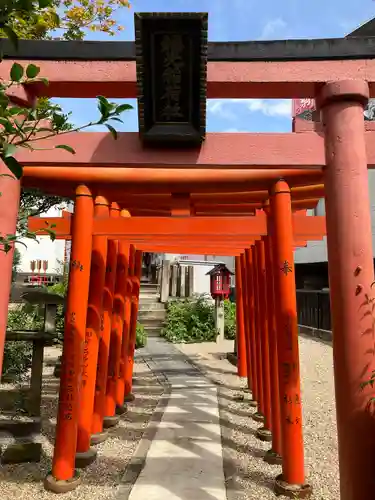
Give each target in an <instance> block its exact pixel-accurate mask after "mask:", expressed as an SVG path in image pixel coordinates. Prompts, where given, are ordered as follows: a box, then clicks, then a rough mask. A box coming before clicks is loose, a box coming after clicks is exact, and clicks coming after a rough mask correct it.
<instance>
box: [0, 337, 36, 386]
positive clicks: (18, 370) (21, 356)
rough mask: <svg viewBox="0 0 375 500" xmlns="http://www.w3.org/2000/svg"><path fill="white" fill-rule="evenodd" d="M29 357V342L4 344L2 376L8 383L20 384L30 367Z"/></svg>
mask: <svg viewBox="0 0 375 500" xmlns="http://www.w3.org/2000/svg"><path fill="white" fill-rule="evenodd" d="M31 357H32V343H31V342H23V341H13V342H10V341H9V342H5V346H4V361H3V373H2V376H3V377H5V379H8V380H9V381H15V382H20V381H21V380H22V378H23V376H24V375H25V374H26V372H27V370H28V369H29V368H30V367H31Z"/></svg>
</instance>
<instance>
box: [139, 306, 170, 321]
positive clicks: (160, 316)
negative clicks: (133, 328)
mask: <svg viewBox="0 0 375 500" xmlns="http://www.w3.org/2000/svg"><path fill="white" fill-rule="evenodd" d="M165 316H166V311H165V310H164V309H159V310H155V311H144V310H140V311H138V321H141V320H142V319H148V320H155V321H158V320H159V321H164V319H165Z"/></svg>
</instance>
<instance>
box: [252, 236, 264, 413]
mask: <svg viewBox="0 0 375 500" xmlns="http://www.w3.org/2000/svg"><path fill="white" fill-rule="evenodd" d="M251 253H252V257H253V286H254V324H255V336H256V368H257V376H256V378H257V382H258V383H257V395H258V399H257V403H258V411H257V412H256V413H254V415H253V419H254V420H255V421H256V422H263V421H264V404H263V394H264V393H263V369H262V350H261V349H262V348H261V335H260V325H261V323H260V315H259V284H258V255H257V251H256V248H255V245H253V246H252V247H251Z"/></svg>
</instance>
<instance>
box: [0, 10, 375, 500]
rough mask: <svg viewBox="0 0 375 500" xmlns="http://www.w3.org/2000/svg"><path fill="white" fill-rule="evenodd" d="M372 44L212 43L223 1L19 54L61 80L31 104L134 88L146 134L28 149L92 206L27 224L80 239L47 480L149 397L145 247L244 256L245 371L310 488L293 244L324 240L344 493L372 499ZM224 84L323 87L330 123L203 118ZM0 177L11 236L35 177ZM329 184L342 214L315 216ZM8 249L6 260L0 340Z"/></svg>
mask: <svg viewBox="0 0 375 500" xmlns="http://www.w3.org/2000/svg"><path fill="white" fill-rule="evenodd" d="M177 28H178V29H177ZM150 40H154V42H153V47H152V49H153V50H151V42H150ZM187 40H188V41H189V43H186V42H187ZM88 47H90V48H88ZM5 52H6V51H5ZM374 57H375V41H374V39H372V38H348V39H333V40H329V42H328V41H327V40H315V41H312V40H298V41H293V40H291V41H287V42H284V41H275V42H266V43H264V42H241V43H207V15H206V14H194V13H192V14H136V41H135V43H134V42H111V43H106V42H89V45H87V44H86V43H85V42H79V43H76V42H57V41H48V42H45V41H21V43H20V47H19V51H18V52H17V53H16V54H12V53H11V52H9V51H8V56H7V57H6V58H5V60H4V61H3V62H2V64H1V66H0V75H1V77H3V78H4V79H6V76H7V75H8V74H9V68H10V66H11V65H12V63H13V62H14V60H20V61H21V62H22V61H27V62H28V63H30V62H34V63H36V64H38V65H39V66H40V67H41V74H43V76H45V77H46V78H47V79H48V80H49V85H48V86H44V85H43V84H37V85H34V84H33V85H31V86H29V88H27V89H25V92H24V94H23V95H21V94H20V95H17V96H13V98H14V99H16V100H17V102H20V101H21V102H24V103H26V104H27V103H28V102H31V101H32V100H33V98H34V97H35V96H47V97H70V98H83V97H95V96H97V95H105V96H106V97H108V98H137V99H138V108H139V134H135V133H120V134H119V137H118V140H117V142H114V141H113V139H112V138H111V136H110V134H105V133H71V134H68V135H67V136H66V139H65V141H66V143H67V144H69V145H71V146H72V147H73V148H74V149H75V150H76V154H75V155H71V154H69V153H68V152H66V151H63V150H54V149H53V148H54V146H55V145H57V144H58V142H57V141H58V138H57V139H56V138H54V139H48V140H45V141H42V144H41V148H47V149H49V150H48V151H25V150H22V151H20V152H19V154H18V156H17V158H18V160H19V161H20V162H21V163H22V164H23V166H24V176H23V178H22V181H21V182H22V186H23V187H31V188H38V189H41V190H42V191H44V192H45V193H49V194H54V195H61V196H66V197H68V198H71V199H73V200H74V201H75V208H74V214H73V216H72V218H71V219H69V218H68V217H63V218H62V219H59V220H41V219H38V220H35V219H34V220H31V221H30V229H33V230H37V231H39V230H40V231H41V232H43V230H44V229H45V228H46V225H45V223H47V224H54V225H55V226H56V227H55V228H54V230H55V231H56V234H57V237H58V238H64V239H71V240H72V251H71V263H70V274H69V290H68V297H67V305H66V318H65V335H64V349H63V358H62V371H61V385H60V399H59V411H58V420H57V427H56V441H55V449H54V458H53V466H52V471H51V474H50V475H49V476H48V477H47V478H46V481H45V486H46V487H47V488H48V489H50V490H52V491H56V492H63V491H70V490H72V489H74V488H75V487H77V486H78V484H79V483H80V477H79V475H78V474H77V472H76V469H75V468H76V467H77V468H79V467H83V466H84V465H87V464H88V463H90V462H91V461H92V460H94V459H95V457H96V452H95V449H94V448H92V447H90V446H91V445H92V444H93V443H97V442H99V441H100V440H101V439H104V438H105V432H104V430H103V428H104V427H107V426H110V425H115V424H116V422H117V421H118V417H117V412H119V411H120V409H121V408H122V407H123V406H124V404H125V402H126V401H129V400H131V399H132V398H133V397H134V395H133V394H132V367H133V357H134V338H135V325H136V319H137V310H138V296H139V276H140V267H141V264H140V262H141V261H140V259H141V253H142V251H172V250H173V251H179V250H180V249H183V251H184V253H186V252H187V249H190V250H191V251H192V253H209V254H212V253H214V254H227V255H234V256H235V257H236V284H237V342H238V349H239V362H238V373H239V375H240V376H244V375H247V377H248V385H249V388H250V390H251V391H252V404H253V405H255V406H256V408H257V413H256V414H255V415H256V418H258V419H259V421H262V423H263V426H262V427H261V428H260V429H259V431H258V436H259V438H260V439H264V440H272V447H271V449H270V450H269V452H268V453H267V454H266V457H265V459H266V460H268V461H269V462H273V463H281V464H282V474H281V475H280V476H278V477H277V478H276V480H275V492H276V494H285V495H287V496H290V497H293V498H295V497H307V496H309V495H310V493H311V491H312V487H311V485H309V484H307V481H306V478H305V471H304V450H303V438H302V429H303V426H302V409H301V394H300V371H299V354H298V325H297V313H296V293H295V292H296V290H295V278H294V264H293V248H294V247H296V246H300V245H305V244H306V242H307V241H308V240H312V239H319V238H323V236H325V235H326V236H327V244H328V260H329V280H330V299H331V311H332V324H333V357H334V376H335V390H336V407H337V424H338V426H337V432H338V444H339V447H338V448H339V462H340V484H341V487H340V489H341V500H363V499H367V498H372V497H373V495H374V491H375V474H374V470H375V422H374V416H373V411H372V406H371V404H369V402H370V401H371V398H373V397H374V396H375V388H374V387H372V386H371V385H368V386H366V387H365V388H364V389H363V390H362V389H361V384H362V383H363V382H364V381H366V380H368V379H369V378H370V377H371V373H372V370H374V368H375V366H374V349H373V335H374V331H373V314H372V300H373V299H372V290H371V287H372V283H373V281H374V270H373V253H372V238H371V219H370V203H369V196H368V174H367V169H368V168H373V167H374V166H375V140H374V139H375V137H374V133H375V132H374V131H372V124H370V125H366V129H365V124H364V117H363V110H364V106H365V105H366V103H367V101H368V98H369V96H373V97H374V96H375V61H374ZM177 62H178V64H177ZM154 68H157V71H155V70H154ZM207 98H314V99H315V100H316V104H317V109H318V110H319V111H320V116H321V123H316V124H313V125H308V126H306V125H304V124H303V123H301V122H300V121H299V120H298V119H295V120H294V122H293V123H294V124H293V126H294V128H293V133H289V134H248V133H238V134H225V133H224V134H222V133H206V131H205V126H206V122H205V119H206V114H205V109H206V99H207ZM1 169H2V170H1V172H0V173H4V172H6V168H5V166H4V165H2V166H1ZM0 191H1V192H2V197H1V198H0V231H1V233H12V232H14V230H15V223H16V217H17V211H18V204H19V192H20V183H19V182H18V181H15V180H12V179H9V178H7V177H0ZM323 196H324V197H325V201H326V214H327V215H326V217H325V218H320V217H312V216H307V215H306V214H305V213H304V212H303V211H304V210H306V209H308V208H314V207H315V206H316V204H317V202H318V200H319V198H321V197H323ZM11 262H12V256H11V255H10V254H7V255H5V254H1V255H0V272H1V276H2V288H1V293H0V334H1V342H0V352H1V353H2V351H3V346H4V335H5V325H6V313H7V305H8V298H9V286H10V285H9V284H10V276H11ZM111 332H112V333H111ZM103 426H104V427H103Z"/></svg>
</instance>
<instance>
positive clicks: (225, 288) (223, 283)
mask: <svg viewBox="0 0 375 500" xmlns="http://www.w3.org/2000/svg"><path fill="white" fill-rule="evenodd" d="M232 275H233V273H232V272H231V271H229V269H228V268H227V266H226V265H225V264H218V265H217V266H215V267H214V268H213V269H211V271H209V272H208V273H207V274H206V276H209V277H210V292H211V297H212V298H213V299H214V301H215V329H216V331H217V332H218V337H217V340H218V341H220V340H224V300H225V299H227V298H228V297H229V294H230V277H231V276H232Z"/></svg>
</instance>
